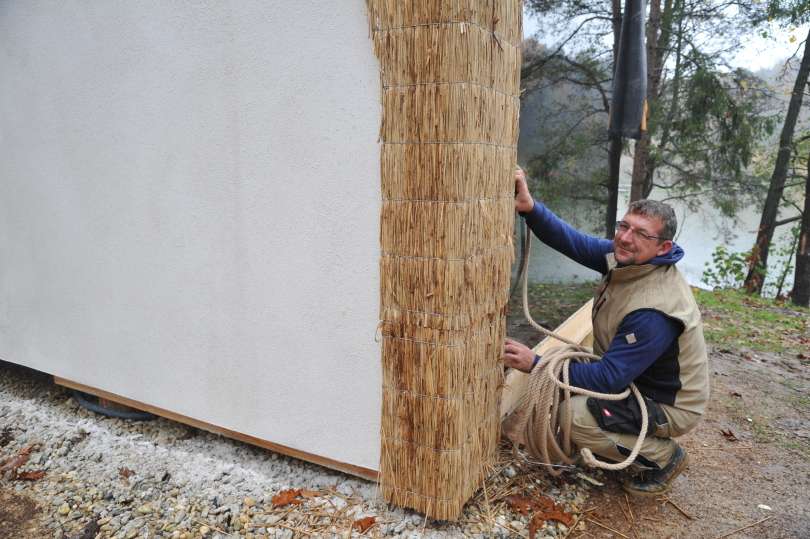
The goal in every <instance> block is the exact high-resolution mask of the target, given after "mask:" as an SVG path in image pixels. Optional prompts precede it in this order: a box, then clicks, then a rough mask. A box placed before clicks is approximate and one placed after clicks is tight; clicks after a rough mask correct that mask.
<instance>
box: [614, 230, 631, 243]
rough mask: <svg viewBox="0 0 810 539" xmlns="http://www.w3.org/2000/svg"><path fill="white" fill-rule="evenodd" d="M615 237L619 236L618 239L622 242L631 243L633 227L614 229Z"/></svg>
mask: <svg viewBox="0 0 810 539" xmlns="http://www.w3.org/2000/svg"><path fill="white" fill-rule="evenodd" d="M616 237H617V238H619V239H620V240H622V241H624V242H627V243H632V241H633V229H632V228H627V229H626V230H624V231H621V230H617V231H616Z"/></svg>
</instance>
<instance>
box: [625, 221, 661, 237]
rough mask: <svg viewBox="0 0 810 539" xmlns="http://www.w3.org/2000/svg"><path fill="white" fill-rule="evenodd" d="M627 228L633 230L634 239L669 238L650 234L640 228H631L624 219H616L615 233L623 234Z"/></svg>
mask: <svg viewBox="0 0 810 539" xmlns="http://www.w3.org/2000/svg"><path fill="white" fill-rule="evenodd" d="M628 230H631V231H632V232H633V237H634V238H635V239H637V240H661V241H666V240H668V239H669V238H662V237H661V236H651V235H650V234H647V233H646V232H642V231H641V230H637V229H635V228H633V227H632V226H631V225H630V223H627V222H626V221H616V233H617V234H624V233H625V232H627V231H628Z"/></svg>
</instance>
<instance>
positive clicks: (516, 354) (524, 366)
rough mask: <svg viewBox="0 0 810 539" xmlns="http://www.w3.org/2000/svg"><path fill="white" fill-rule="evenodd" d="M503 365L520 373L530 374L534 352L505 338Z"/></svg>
mask: <svg viewBox="0 0 810 539" xmlns="http://www.w3.org/2000/svg"><path fill="white" fill-rule="evenodd" d="M503 364H504V365H506V366H507V367H511V368H513V369H517V370H519V371H521V372H525V373H529V372H532V367H533V366H534V352H533V351H532V349H531V348H529V347H528V346H526V345H525V344H522V343H519V342H517V341H516V340H514V339H510V338H508V337H507V338H506V342H505V343H504V352H503Z"/></svg>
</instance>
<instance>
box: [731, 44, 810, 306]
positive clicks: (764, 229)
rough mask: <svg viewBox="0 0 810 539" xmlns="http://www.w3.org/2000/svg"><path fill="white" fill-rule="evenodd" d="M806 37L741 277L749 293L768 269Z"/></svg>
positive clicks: (808, 59) (803, 77) (806, 68)
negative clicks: (751, 245) (777, 151)
mask: <svg viewBox="0 0 810 539" xmlns="http://www.w3.org/2000/svg"><path fill="white" fill-rule="evenodd" d="M807 37H808V39H807V41H806V42H805V46H804V55H803V56H802V63H801V66H799V73H798V75H797V76H796V82H795V84H794V85H793V94H792V95H791V96H790V104H789V105H788V111H787V116H785V124H784V125H783V126H782V134H781V135H780V137H779V153H778V154H777V155H776V164H775V165H774V167H773V174H772V175H771V184H770V186H769V187H768V196H767V197H766V198H765V206H764V207H763V208H762V217H761V218H760V221H759V228H758V229H757V239H756V242H755V243H754V247H753V249H752V250H751V259H750V260H749V265H748V275H747V276H746V277H745V289H746V291H748V292H749V293H751V294H757V295H759V294H761V293H762V285H763V283H764V282H765V273H766V271H767V268H768V250H769V249H770V247H771V240H772V239H773V231H774V228H775V227H774V223H775V222H776V218H777V216H778V214H779V202H780V201H781V200H782V193H783V192H784V190H785V180H786V178H787V170H788V164H789V162H790V153H791V151H790V147H791V142H792V141H793V131H794V129H795V128H796V120H797V119H798V117H799V110H800V109H801V106H802V98H803V97H804V88H805V86H806V85H807V75H808V73H810V32H808V35H807ZM797 265H798V260H797Z"/></svg>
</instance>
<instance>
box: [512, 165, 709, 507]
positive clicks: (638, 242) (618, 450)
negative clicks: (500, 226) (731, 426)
mask: <svg viewBox="0 0 810 539" xmlns="http://www.w3.org/2000/svg"><path fill="white" fill-rule="evenodd" d="M515 192H516V195H515V208H516V209H517V211H518V212H519V213H520V215H521V216H523V217H524V218H525V219H526V222H527V224H528V225H529V228H531V230H532V232H534V234H535V235H536V236H537V237H538V238H539V239H540V240H541V241H543V242H544V243H546V244H547V245H549V246H550V247H552V248H554V249H556V250H557V251H559V252H561V253H563V254H564V255H566V256H568V257H569V258H571V259H573V260H575V261H577V262H579V263H580V264H583V265H584V266H587V267H589V268H591V269H593V270H596V271H598V272H600V273H601V274H602V275H603V276H604V278H603V279H602V282H601V284H600V286H599V289H598V291H597V293H596V295H595V297H594V305H593V313H592V319H593V334H594V353H596V354H598V355H600V356H602V359H601V360H600V361H597V362H593V363H589V364H585V363H572V364H571V369H570V374H571V384H572V385H574V386H578V387H582V388H586V389H591V390H594V391H599V392H603V393H618V392H621V391H622V390H624V389H625V388H626V387H627V386H629V385H630V383H635V384H636V387H638V389H639V391H641V393H642V394H643V395H644V398H645V403H646V404H647V408H648V416H649V425H650V426H649V428H648V431H647V438H646V439H645V441H644V444H643V446H642V448H641V452H640V454H639V456H638V457H637V458H636V461H635V464H636V465H638V467H640V468H641V469H642V470H643V472H642V473H641V474H639V475H638V476H636V477H634V478H632V479H630V480H629V481H627V482H626V483H625V484H624V489H625V491H627V492H629V493H631V494H634V495H638V496H656V495H660V494H662V493H664V492H667V491H668V490H669V489H670V487H671V484H672V481H673V479H675V477H677V476H678V475H679V474H680V473H681V472H682V471H683V470H684V469H685V468H686V465H687V462H688V459H687V455H686V452H685V451H684V449H683V448H682V447H680V446H679V445H678V443H677V442H675V440H673V438H674V437H677V436H680V435H682V434H684V433H686V432H688V431H690V430H692V429H693V428H694V427H695V425H697V422H698V420H699V419H700V417H701V415H702V414H703V411H704V408H705V406H706V403H707V401H708V398H709V375H708V358H707V355H706V344H705V342H704V340H703V328H702V323H701V319H700V311H699V310H698V307H697V304H696V302H695V300H694V297H693V296H692V291H691V289H690V288H689V285H688V284H687V282H686V280H685V279H684V278H683V276H682V275H681V273H680V272H679V271H678V269H677V268H676V267H675V264H676V262H678V261H679V260H680V259H681V258H683V249H681V248H680V247H679V246H678V245H676V244H675V243H673V241H672V239H673V237H674V235H675V229H676V227H677V222H676V218H675V212H674V211H673V210H672V208H671V207H669V206H668V205H667V204H664V203H662V202H657V201H653V200H640V201H636V202H634V203H632V204H631V205H630V208H629V209H628V212H627V214H626V215H625V216H624V217H623V218H622V220H621V221H619V222H618V223H617V224H616V235H615V237H614V238H613V241H612V242H611V241H610V240H605V239H600V238H596V237H592V236H588V235H586V234H583V233H581V232H579V231H577V230H575V229H574V228H572V227H571V226H570V225H568V224H567V223H565V222H564V221H562V220H561V219H560V218H559V217H557V216H556V215H554V214H553V213H552V212H551V211H549V210H548V209H547V208H546V207H545V206H543V205H542V204H541V203H540V202H538V201H535V200H534V199H533V198H532V196H531V194H530V193H529V189H528V187H527V185H526V178H525V176H524V173H523V171H522V170H519V169H518V170H517V171H516V172H515ZM503 359H504V364H505V365H506V366H508V367H512V368H515V369H518V370H521V371H523V372H531V370H532V368H533V367H534V366H535V365H536V364H537V363H538V362H540V361H542V358H540V357H536V356H535V354H534V353H533V352H532V350H531V349H530V348H528V347H526V346H524V345H523V344H521V343H519V342H517V341H514V340H512V339H507V340H506V344H505V352H504V356H503ZM566 407H570V409H571V410H572V411H573V426H572V432H571V439H572V441H573V442H574V444H576V445H577V446H578V447H580V448H581V447H588V448H590V449H591V451H593V452H594V453H595V454H597V455H600V456H602V457H603V458H606V459H609V460H612V461H616V462H618V461H621V460H624V459H625V458H626V457H627V456H628V455H629V454H630V451H631V449H632V447H633V444H634V443H635V441H636V439H637V436H638V433H639V430H640V429H641V413H640V409H639V406H638V402H637V401H636V398H635V397H634V396H632V395H631V396H630V397H629V398H628V399H625V400H623V401H604V400H598V399H593V398H589V397H585V396H582V395H578V396H575V397H573V398H572V399H571V400H570V402H565V403H563V404H562V406H561V408H562V410H565V409H566ZM560 413H563V411H561V412H560ZM561 417H562V416H561Z"/></svg>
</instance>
